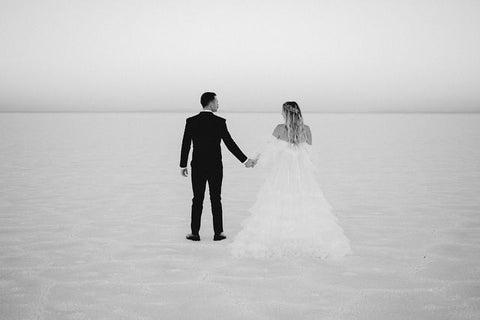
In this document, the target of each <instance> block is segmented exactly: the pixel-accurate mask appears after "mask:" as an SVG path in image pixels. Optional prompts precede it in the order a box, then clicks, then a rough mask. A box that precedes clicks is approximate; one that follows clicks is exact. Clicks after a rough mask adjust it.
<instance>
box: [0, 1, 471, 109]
mask: <svg viewBox="0 0 480 320" xmlns="http://www.w3.org/2000/svg"><path fill="white" fill-rule="evenodd" d="M0 45H1V47H0V49H1V50H0V110H165V109H169V110H185V111H191V110H197V109H200V104H199V96H200V94H201V93H202V92H204V91H215V92H216V93H217V94H218V97H219V101H220V109H221V110H223V111H224V112H226V111H235V110H259V111H260V110H263V111H270V110H272V111H273V110H278V109H279V108H280V106H281V104H282V103H283V102H284V101H286V100H296V101H297V102H298V103H299V104H300V106H301V107H303V109H304V110H305V111H368V110H382V111H390V110H397V111H415V110H438V111H446V110H453V111H464V110H478V111H480V89H479V88H480V1H478V0H472V1H466V0H447V1H442V0H413V1H410V0H397V1H389V0H370V1H369V0H362V1H346V0H344V1H321V0H316V1H299V0H296V1H281V0H273V1H259V0H256V1H226V0H221V1H198V0H197V1H183V0H174V1H164V0H155V1H141V0H137V1H134V0H112V1H104V0H93V1H91V0H77V1H67V0H57V1H54V0H0Z"/></svg>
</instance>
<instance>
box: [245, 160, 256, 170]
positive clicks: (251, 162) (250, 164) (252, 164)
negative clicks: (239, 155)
mask: <svg viewBox="0 0 480 320" xmlns="http://www.w3.org/2000/svg"><path fill="white" fill-rule="evenodd" d="M255 164H256V161H255V160H252V159H248V160H247V162H245V167H246V168H253V167H255Z"/></svg>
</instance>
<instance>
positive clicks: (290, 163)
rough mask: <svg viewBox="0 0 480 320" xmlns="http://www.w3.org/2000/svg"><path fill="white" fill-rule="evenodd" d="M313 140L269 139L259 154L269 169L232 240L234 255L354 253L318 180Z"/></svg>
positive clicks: (329, 255) (262, 164) (335, 255)
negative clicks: (296, 142) (311, 155)
mask: <svg viewBox="0 0 480 320" xmlns="http://www.w3.org/2000/svg"><path fill="white" fill-rule="evenodd" d="M310 153H311V150H310V146H309V145H308V144H306V143H302V144H300V145H298V146H292V145H290V144H288V143H287V142H285V141H283V140H277V139H274V138H272V139H270V141H268V144H267V146H266V147H265V148H264V150H263V151H262V153H261V155H260V159H259V162H258V165H257V166H259V167H260V170H261V169H262V167H263V169H267V170H269V172H268V175H267V178H266V179H265V181H264V183H263V185H262V186H261V188H260V190H259V191H258V194H257V197H256V201H255V203H254V204H253V206H252V207H251V208H250V209H249V212H250V215H249V216H248V218H246V219H245V220H244V221H243V222H242V224H241V230H240V232H239V233H238V234H237V235H236V236H235V237H234V238H233V241H232V243H231V244H230V249H231V253H232V255H233V256H235V257H256V258H268V257H282V256H314V257H319V258H324V259H330V258H340V257H343V256H345V255H347V254H351V253H352V250H351V247H350V241H349V239H348V238H347V237H346V236H345V234H344V231H343V229H342V228H341V227H340V225H339V224H338V218H337V217H336V215H335V214H334V213H333V208H332V206H331V205H330V203H329V202H328V201H327V199H326V198H325V196H324V194H323V192H322V190H321V188H320V186H319V184H318V183H317V181H316V176H315V172H316V169H315V166H314V165H313V163H312V161H311V159H310Z"/></svg>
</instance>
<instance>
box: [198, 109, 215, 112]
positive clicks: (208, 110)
mask: <svg viewBox="0 0 480 320" xmlns="http://www.w3.org/2000/svg"><path fill="white" fill-rule="evenodd" d="M200 112H213V111H212V110H210V109H205V110H202V111H200Z"/></svg>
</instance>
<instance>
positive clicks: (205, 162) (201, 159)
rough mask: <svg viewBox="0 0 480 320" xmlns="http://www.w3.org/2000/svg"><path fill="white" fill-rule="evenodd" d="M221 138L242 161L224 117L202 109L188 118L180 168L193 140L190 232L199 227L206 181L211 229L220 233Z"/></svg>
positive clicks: (242, 158)
mask: <svg viewBox="0 0 480 320" xmlns="http://www.w3.org/2000/svg"><path fill="white" fill-rule="evenodd" d="M221 140H223V142H224V143H225V145H226V146H227V148H228V150H230V152H231V153H233V154H234V155H235V157H237V159H238V160H240V161H241V162H245V161H246V160H247V156H246V155H245V154H243V152H242V151H241V150H240V148H239V147H238V146H237V144H236V143H235V141H233V139H232V137H231V136H230V133H229V132H228V129H227V124H226V120H225V119H224V118H221V117H218V116H216V115H214V114H213V113H212V112H210V111H202V112H200V113H199V114H197V115H195V116H193V117H190V118H188V119H187V121H186V124H185V131H184V133H183V141H182V152H181V156H180V167H182V168H184V167H186V166H187V161H188V153H189V151H190V144H191V142H192V141H193V155H192V161H191V162H190V165H191V167H192V172H191V176H192V188H193V199H192V215H191V225H190V226H191V229H192V234H198V232H199V230H200V218H201V216H202V209H203V199H204V196H205V187H206V183H207V181H208V186H209V191H210V201H211V205H212V215H213V230H214V232H215V234H218V233H221V232H223V221H222V202H221V190H222V179H223V164H222V151H221V147H220V141H221Z"/></svg>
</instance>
